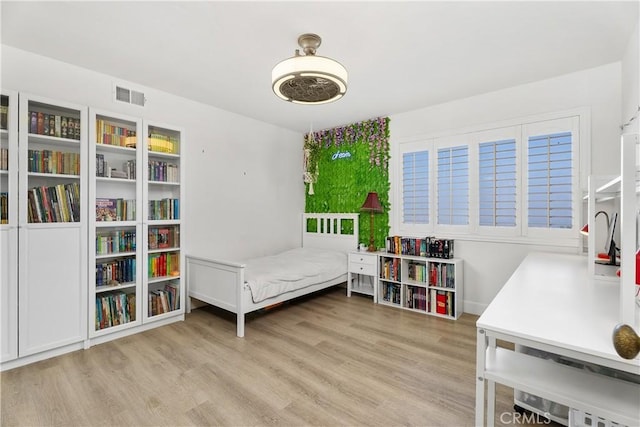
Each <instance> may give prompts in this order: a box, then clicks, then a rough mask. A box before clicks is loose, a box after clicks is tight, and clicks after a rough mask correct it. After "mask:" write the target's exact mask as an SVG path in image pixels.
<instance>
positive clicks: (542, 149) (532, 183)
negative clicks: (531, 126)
mask: <svg viewBox="0 0 640 427" xmlns="http://www.w3.org/2000/svg"><path fill="white" fill-rule="evenodd" d="M572 159H573V156H572V137H571V132H560V133H553V134H547V135H535V136H529V139H528V147H527V171H528V179H527V181H528V182H527V194H528V195H527V201H528V209H527V216H528V225H529V227H532V228H549V229H571V228H572V227H573V215H574V213H573V193H574V188H573V162H572Z"/></svg>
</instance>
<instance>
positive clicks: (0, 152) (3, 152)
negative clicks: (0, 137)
mask: <svg viewBox="0 0 640 427" xmlns="http://www.w3.org/2000/svg"><path fill="white" fill-rule="evenodd" d="M0 170H3V171H8V170H9V149H8V148H0Z"/></svg>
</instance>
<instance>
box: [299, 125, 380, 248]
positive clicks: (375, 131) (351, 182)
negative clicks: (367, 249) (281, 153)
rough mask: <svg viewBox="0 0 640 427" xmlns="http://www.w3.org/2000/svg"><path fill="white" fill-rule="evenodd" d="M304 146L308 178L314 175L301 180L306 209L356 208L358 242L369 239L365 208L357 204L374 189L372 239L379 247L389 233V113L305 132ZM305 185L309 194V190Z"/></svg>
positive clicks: (333, 209)
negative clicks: (376, 200) (375, 206)
mask: <svg viewBox="0 0 640 427" xmlns="http://www.w3.org/2000/svg"><path fill="white" fill-rule="evenodd" d="M305 148H306V149H307V157H308V159H307V162H306V170H307V171H308V172H311V174H307V176H308V177H309V179H308V180H307V181H314V182H313V184H312V183H310V182H307V183H306V185H305V189H306V203H305V211H306V212H321V213H324V212H336V213H342V212H354V213H360V224H359V235H360V243H365V244H367V245H368V244H369V224H370V213H369V212H360V208H361V207H362V204H363V203H364V201H365V199H366V198H367V194H368V193H369V192H372V191H373V192H376V193H378V197H379V199H380V203H381V204H382V207H383V208H384V213H376V214H374V242H375V245H376V247H384V246H385V239H386V237H387V236H388V234H389V170H388V165H389V118H388V117H385V118H377V119H373V120H368V121H365V122H360V123H355V124H352V125H348V126H344V127H340V128H334V129H329V130H323V131H318V132H314V133H313V134H312V138H310V137H309V135H305ZM316 167H317V169H316ZM314 169H315V170H316V174H315V175H314V174H313V171H314ZM310 185H313V192H314V194H309V186H310Z"/></svg>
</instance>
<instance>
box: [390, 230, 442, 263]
mask: <svg viewBox="0 0 640 427" xmlns="http://www.w3.org/2000/svg"><path fill="white" fill-rule="evenodd" d="M386 251H387V252H388V253H392V254H396V255H413V256H422V257H427V258H445V259H450V258H453V240H452V239H437V238H435V237H429V236H427V237H420V238H416V237H402V236H389V237H387V241H386Z"/></svg>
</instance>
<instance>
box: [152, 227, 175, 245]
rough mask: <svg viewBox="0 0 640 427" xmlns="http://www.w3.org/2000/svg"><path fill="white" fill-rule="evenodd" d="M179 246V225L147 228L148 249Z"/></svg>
mask: <svg viewBox="0 0 640 427" xmlns="http://www.w3.org/2000/svg"><path fill="white" fill-rule="evenodd" d="M178 247H180V227H179V226H172V227H161V228H155V227H150V228H149V249H165V248H178Z"/></svg>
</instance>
